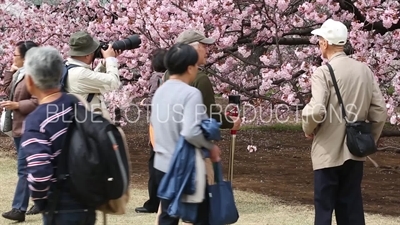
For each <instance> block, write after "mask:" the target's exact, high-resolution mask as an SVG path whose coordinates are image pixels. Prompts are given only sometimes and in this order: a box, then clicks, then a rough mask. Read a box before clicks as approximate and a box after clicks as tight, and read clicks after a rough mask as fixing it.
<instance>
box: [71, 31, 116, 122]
mask: <svg viewBox="0 0 400 225" xmlns="http://www.w3.org/2000/svg"><path fill="white" fill-rule="evenodd" d="M69 47H70V49H69V56H70V57H69V58H68V59H67V62H66V64H67V65H70V64H73V65H75V67H73V68H70V69H69V70H68V79H67V80H66V83H67V87H66V90H67V92H69V93H73V94H78V95H81V96H82V97H83V98H85V99H87V101H88V102H89V106H90V109H91V110H92V111H93V112H96V111H99V112H100V111H101V109H102V108H103V109H106V108H107V106H106V104H105V103H104V99H103V96H102V94H103V93H105V92H108V91H113V90H116V89H118V88H119V87H120V85H121V81H120V78H119V72H118V60H117V59H116V57H117V56H118V55H119V54H120V52H116V51H114V49H113V48H112V46H111V45H109V46H108V49H107V50H103V49H101V48H100V42H99V41H98V40H96V39H95V38H93V37H91V36H90V34H88V33H87V32H85V31H78V32H76V33H74V34H72V35H71V37H70V40H69ZM99 48H100V51H101V54H102V56H103V58H104V59H105V60H103V61H102V62H100V63H99V64H98V65H97V67H96V68H95V69H94V70H92V69H91V68H90V64H91V63H93V61H94V59H95V58H96V55H95V53H96V51H97V50H98V49H99ZM105 111H106V112H108V111H107V110H105ZM103 116H104V117H105V118H110V115H109V114H108V115H103Z"/></svg>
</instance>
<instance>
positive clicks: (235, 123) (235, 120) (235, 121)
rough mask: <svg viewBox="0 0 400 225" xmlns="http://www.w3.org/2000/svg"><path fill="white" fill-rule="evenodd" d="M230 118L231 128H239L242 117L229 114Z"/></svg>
mask: <svg viewBox="0 0 400 225" xmlns="http://www.w3.org/2000/svg"><path fill="white" fill-rule="evenodd" d="M231 119H232V121H233V127H232V130H239V129H240V125H241V124H242V119H241V118H240V117H232V116H231Z"/></svg>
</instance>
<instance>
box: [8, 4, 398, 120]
mask: <svg viewBox="0 0 400 225" xmlns="http://www.w3.org/2000/svg"><path fill="white" fill-rule="evenodd" d="M35 4H36V5H37V6H36V7H35V6H34V5H33V4H32V3H31V2H25V1H21V0H7V1H1V7H0V18H2V19H0V41H1V47H2V49H3V55H2V57H1V58H0V65H1V66H2V67H3V68H5V67H7V66H10V63H11V58H12V51H13V48H14V45H15V43H16V42H17V41H19V40H28V39H30V40H34V41H36V42H39V43H41V44H44V45H53V46H56V47H58V48H59V49H60V51H61V52H62V53H63V54H64V55H65V54H66V53H67V50H68V38H69V36H70V34H71V33H73V32H75V31H77V30H82V29H87V30H88V31H89V32H90V33H91V34H93V35H94V36H96V37H98V38H99V39H101V40H104V41H113V40H119V39H122V38H125V37H127V36H128V35H131V34H132V33H139V34H141V38H142V45H141V47H140V48H139V49H135V50H132V51H125V52H124V53H123V54H122V55H121V56H120V60H121V61H122V62H123V63H122V64H121V72H122V73H123V74H124V77H125V78H126V79H128V80H129V79H131V78H132V77H133V70H134V69H136V71H139V73H140V75H141V78H140V79H139V80H138V82H136V83H128V84H126V85H125V86H124V87H123V88H122V89H121V90H119V91H116V92H112V93H108V94H107V99H108V101H109V103H110V110H111V111H113V109H114V108H115V107H120V108H122V109H125V110H126V109H129V104H130V102H131V101H132V99H133V98H136V97H140V96H143V95H145V94H146V92H147V91H148V90H147V81H148V79H149V76H150V72H151V71H150V61H149V59H148V54H149V53H150V52H151V51H152V50H153V49H154V48H157V47H163V48H168V47H169V46H171V45H172V44H173V43H174V40H175V38H176V37H177V35H178V34H179V33H180V32H181V31H183V30H184V29H187V28H196V29H199V30H200V31H203V32H204V33H206V34H207V35H208V36H211V37H214V38H216V39H217V43H216V44H215V45H214V46H211V47H210V49H209V51H210V54H209V62H208V64H207V65H206V67H205V69H207V70H208V71H209V73H210V74H211V75H212V76H211V78H212V80H213V82H214V86H215V90H216V92H217V93H221V94H223V95H224V96H226V95H227V94H230V93H239V94H241V95H242V96H243V98H244V99H245V104H249V105H252V106H257V109H255V108H254V107H248V108H247V110H246V112H245V115H246V117H247V118H254V115H257V116H255V118H256V120H253V122H255V123H262V122H263V121H262V120H261V118H264V120H268V117H269V116H270V115H271V111H272V109H274V110H273V111H274V112H279V113H280V114H282V115H283V114H284V113H286V112H288V111H290V110H289V109H291V110H293V109H295V108H301V106H302V105H304V104H306V103H307V101H308V99H309V98H310V79H309V78H310V76H311V74H312V72H313V71H314V69H315V68H316V67H318V66H319V65H321V63H322V62H323V61H322V59H321V57H320V53H319V49H318V46H317V45H316V43H317V40H316V38H314V37H312V36H311V33H310V32H311V30H312V29H314V28H316V27H318V26H320V25H321V24H322V23H323V22H324V21H325V20H326V19H328V18H332V19H336V20H340V21H342V22H344V23H345V24H346V25H347V26H348V28H349V31H350V33H349V45H348V46H347V47H346V48H347V52H348V53H349V54H351V57H353V58H355V59H358V60H361V61H363V62H365V63H367V64H369V66H370V67H371V69H372V70H373V71H374V73H375V75H376V78H377V79H378V80H379V83H380V86H381V89H382V91H383V92H384V95H385V99H386V101H387V106H388V114H389V116H390V121H391V123H393V124H397V123H399V122H400V117H399V116H398V115H397V113H396V110H395V109H396V107H397V105H398V102H399V95H398V93H399V91H400V85H399V82H400V80H399V76H400V70H399V63H398V55H399V47H400V30H399V28H400V22H399V12H400V4H399V2H398V1H395V0H357V1H356V0H309V1H306V0H269V1H264V0H251V1H250V0H197V1H191V0H114V1H101V2H100V1H98V0H87V1H74V0H60V1H55V0H53V1H51V2H48V3H46V2H45V1H43V2H39V3H38V2H35ZM65 56H66V55H65ZM283 106H285V107H283ZM277 107H278V109H279V110H277ZM261 109H262V110H261ZM261 111H262V112H263V113H264V114H262V113H261ZM267 114H268V116H267ZM260 115H263V117H261V116H260ZM282 115H280V116H282ZM265 118H267V119H265Z"/></svg>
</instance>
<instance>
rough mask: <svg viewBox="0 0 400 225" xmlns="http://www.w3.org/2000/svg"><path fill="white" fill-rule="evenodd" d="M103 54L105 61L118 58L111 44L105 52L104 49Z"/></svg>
mask: <svg viewBox="0 0 400 225" xmlns="http://www.w3.org/2000/svg"><path fill="white" fill-rule="evenodd" d="M101 54H103V58H105V59H106V58H108V57H116V56H115V51H114V49H113V47H112V45H111V44H109V45H108V48H107V50H105V51H104V50H103V49H101Z"/></svg>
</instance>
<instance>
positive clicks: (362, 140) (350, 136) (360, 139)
mask: <svg viewBox="0 0 400 225" xmlns="http://www.w3.org/2000/svg"><path fill="white" fill-rule="evenodd" d="M327 66H328V69H329V73H330V74H331V77H332V82H333V86H334V87H335V91H336V95H337V98H338V100H339V104H340V107H341V108H342V116H343V118H344V120H345V121H346V135H347V143H346V144H347V147H348V148H349V151H350V153H351V154H353V155H354V156H357V157H366V156H369V155H371V154H374V153H375V152H376V151H378V148H377V146H376V144H375V140H374V137H373V136H372V133H371V125H372V124H371V123H368V122H366V121H355V122H353V123H349V121H347V116H346V111H345V107H344V104H343V100H342V96H341V95H340V92H339V87H338V85H337V82H336V79H335V74H334V73H333V69H332V66H331V65H329V63H327Z"/></svg>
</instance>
